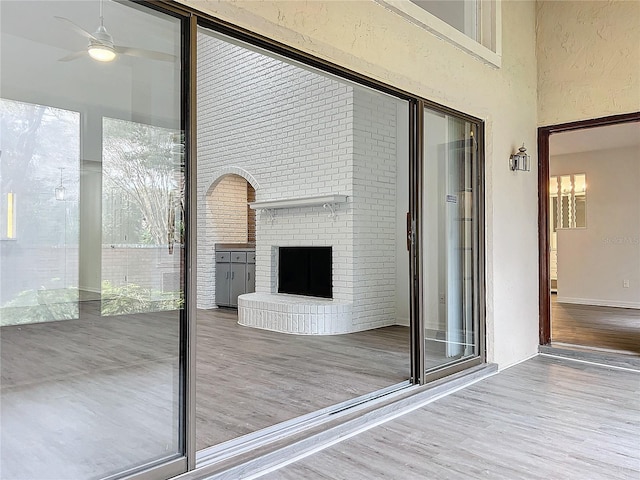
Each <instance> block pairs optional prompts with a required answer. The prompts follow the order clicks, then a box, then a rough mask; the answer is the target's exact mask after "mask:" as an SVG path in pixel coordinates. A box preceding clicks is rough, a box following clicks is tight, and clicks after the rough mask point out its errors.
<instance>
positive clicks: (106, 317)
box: [0, 0, 184, 480]
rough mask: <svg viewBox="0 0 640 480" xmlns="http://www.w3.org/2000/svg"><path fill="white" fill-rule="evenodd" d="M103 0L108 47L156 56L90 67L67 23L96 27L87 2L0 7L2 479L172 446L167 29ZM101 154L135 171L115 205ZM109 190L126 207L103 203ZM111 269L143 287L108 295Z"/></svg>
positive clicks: (174, 206) (174, 258) (174, 248)
mask: <svg viewBox="0 0 640 480" xmlns="http://www.w3.org/2000/svg"><path fill="white" fill-rule="evenodd" d="M102 6H103V17H104V18H103V20H104V24H105V26H107V27H108V29H109V32H110V34H111V35H113V37H114V41H115V42H116V44H119V45H127V46H130V47H132V48H139V49H142V50H145V51H153V52H163V53H164V54H165V55H164V56H162V55H155V54H154V56H155V57H156V58H149V57H148V56H144V55H143V56H141V57H133V56H128V55H124V54H123V55H120V54H118V55H117V56H116V58H115V59H114V60H113V61H112V62H109V63H101V62H97V61H95V60H93V59H92V58H91V57H89V55H88V53H87V39H86V38H83V36H82V35H78V29H84V30H87V31H89V32H93V31H95V29H96V26H97V25H99V24H100V18H99V15H100V7H101V4H100V2H98V1H83V2H58V1H42V2H37V1H30V2H0V8H1V17H2V29H1V41H0V48H1V52H0V62H1V70H2V96H3V99H2V100H0V102H1V104H0V107H1V109H2V117H1V122H2V123H1V126H0V128H1V130H0V142H1V145H0V149H1V151H2V154H1V170H0V198H1V203H2V205H1V208H0V211H1V212H2V213H0V224H1V228H0V236H1V239H0V254H1V261H0V275H1V284H0V325H1V326H0V342H1V345H0V355H1V358H0V371H1V381H2V385H1V387H2V389H1V390H0V392H1V393H0V425H1V426H2V428H1V429H0V435H1V438H0V465H1V466H2V467H1V469H2V478H11V479H18V480H19V479H24V480H49V479H53V478H55V479H65V480H74V479H98V478H104V477H108V476H110V475H121V473H122V472H123V471H129V472H131V473H132V472H135V471H136V470H139V469H141V468H146V467H149V466H154V465H158V464H162V463H164V462H165V461H168V460H170V459H175V458H177V457H181V456H182V455H183V451H184V450H183V449H184V445H183V443H182V442H183V440H182V437H181V435H180V428H181V426H183V425H184V424H183V419H182V413H181V412H182V406H181V395H180V393H181V391H182V385H181V383H180V382H181V371H180V355H181V343H180V342H181V340H180V339H181V322H182V319H183V313H182V311H181V310H182V300H181V299H182V285H183V282H182V277H183V272H182V265H183V258H184V248H183V244H182V238H181V235H180V234H179V233H178V232H179V231H180V230H181V228H182V222H183V219H182V212H181V208H180V205H181V203H182V191H183V185H184V177H183V175H184V173H183V166H182V161H181V160H182V159H181V157H179V158H176V156H175V154H174V153H173V152H172V151H171V149H168V148H167V147H166V144H167V142H168V140H167V139H168V138H173V136H174V134H176V133H177V134H178V138H181V135H182V130H181V129H182V119H181V108H180V100H181V84H180V77H181V66H180V52H181V29H182V26H181V22H180V20H179V19H178V18H173V17H169V16H166V15H164V14H161V13H159V12H157V11H155V10H151V9H148V8H146V7H144V6H142V5H139V4H133V3H130V2H112V1H106V0H105V1H104V2H103V4H102ZM56 17H64V18H65V19H67V20H58V19H56ZM69 21H71V22H73V23H74V24H76V25H78V28H71V27H70V25H71V24H70V23H69ZM105 119H114V120H113V121H112V122H111V123H110V122H109V121H107V120H105ZM116 119H118V120H116ZM141 125H144V127H143V126H141ZM116 158H120V159H126V161H127V162H129V163H130V164H131V165H135V164H136V162H138V163H144V164H145V165H146V167H147V168H146V170H145V172H144V174H143V172H142V171H138V172H135V171H133V170H128V171H126V172H125V173H124V174H121V175H120V177H118V179H119V180H120V193H122V195H118V192H116V191H114V187H113V182H114V178H115V176H117V175H115V174H113V172H116V171H117V170H118V169H117V168H114V167H113V166H114V165H115V159H116ZM123 168H124V167H123ZM110 172H111V173H110ZM156 178H163V179H167V180H166V182H165V188H164V190H163V189H159V188H156V187H155V185H154V184H153V183H152V182H153V181H154V180H155V179H156ZM141 186H144V187H147V189H146V190H144V191H139V196H138V198H137V201H138V204H136V203H135V202H133V200H131V201H130V203H131V205H130V206H129V207H127V206H126V205H127V204H126V202H127V200H126V198H127V195H129V198H131V191H132V190H135V189H137V190H140V188H141ZM114 197H118V199H119V200H122V201H123V203H122V204H120V205H115V206H114V208H112V209H111V210H109V209H108V208H104V209H103V205H104V204H107V205H109V199H111V198H114ZM140 202H143V203H146V204H147V205H148V206H149V208H147V209H146V210H144V211H142V212H141V211H139V210H136V208H138V207H139V204H140ZM103 210H104V212H103ZM125 212H126V213H127V214H126V215H124V213H125ZM129 213H130V214H129ZM103 216H106V218H107V221H106V222H105V225H106V226H109V225H114V227H113V229H110V228H103ZM154 216H157V218H162V219H163V221H162V224H163V225H164V226H165V228H166V230H165V231H163V232H162V233H160V234H155V233H152V232H153V231H152V228H151V225H152V222H153V218H154ZM121 219H124V222H125V223H126V225H122V224H120V223H118V222H119V221H120V220H121ZM109 222H112V223H111V224H109ZM115 225H117V226H119V227H121V230H120V231H122V232H125V233H126V235H127V236H128V235H130V234H131V235H133V234H136V235H138V236H137V237H132V238H131V239H129V238H128V237H127V239H126V240H125V241H124V244H125V245H127V246H130V245H129V244H128V243H127V242H130V243H131V244H135V247H136V248H135V252H134V253H132V252H131V249H130V248H125V249H122V250H123V251H124V252H123V251H119V250H118V249H117V248H112V246H114V247H115V246H116V245H118V244H117V243H116V242H115V239H114V238H113V235H114V233H113V232H114V231H117V228H116V227H115ZM169 231H171V235H169ZM162 235H164V237H163V238H161V236H162ZM103 239H104V240H105V241H106V242H109V243H103ZM120 243H122V242H120ZM140 246H142V248H139V247H140ZM123 272H126V273H125V275H127V276H128V277H131V278H132V280H134V281H135V282H136V284H137V285H139V286H140V288H139V289H137V290H134V289H128V290H124V289H123V290H119V289H120V288H121V287H122V286H123V285H124V286H126V285H127V284H128V283H130V282H129V278H126V279H122V278H120V277H121V275H122V273H123ZM134 274H135V275H136V277H135V278H133V275H134ZM103 278H104V279H109V280H111V281H112V285H111V287H109V286H105V287H104V288H103V285H102V279H103ZM117 282H121V283H117ZM127 282H128V283H127ZM132 306H133V307H132ZM105 307H108V310H107V309H105Z"/></svg>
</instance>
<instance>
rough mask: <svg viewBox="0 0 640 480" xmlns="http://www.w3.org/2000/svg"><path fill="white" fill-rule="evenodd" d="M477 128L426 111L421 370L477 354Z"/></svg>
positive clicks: (441, 114)
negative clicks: (475, 296)
mask: <svg viewBox="0 0 640 480" xmlns="http://www.w3.org/2000/svg"><path fill="white" fill-rule="evenodd" d="M475 134H476V126H475V125H474V124H472V123H470V122H468V121H464V120H462V119H459V118H456V117H453V116H451V115H447V114H443V113H439V112H435V111H432V110H428V109H427V110H425V112H424V167H423V172H424V173H423V179H422V180H423V189H424V190H423V215H424V221H423V239H424V240H423V242H424V243H423V252H424V255H423V259H424V260H423V261H424V283H423V285H424V292H423V298H424V328H425V332H424V334H425V368H426V370H427V371H429V370H433V369H438V368H441V367H443V366H445V365H448V364H451V363H454V362H457V361H459V360H461V359H466V358H470V357H474V356H477V355H478V354H479V349H478V328H477V325H478V322H477V321H476V318H477V313H476V312H475V311H474V289H475V285H474V283H475V282H474V278H475V276H476V267H475V264H474V249H475V248H476V247H475V245H476V231H477V229H476V224H475V223H476V219H475V217H474V215H475V214H476V213H475V211H476V208H474V203H475V197H474V181H473V178H474V175H473V174H474V168H475V167H474V164H475V161H476V160H475V158H476V144H475V139H474V135H475Z"/></svg>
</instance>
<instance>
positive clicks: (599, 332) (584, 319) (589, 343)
mask: <svg viewBox="0 0 640 480" xmlns="http://www.w3.org/2000/svg"><path fill="white" fill-rule="evenodd" d="M551 342H552V343H565V344H571V345H579V346H584V347H595V348H604V349H609V350H617V351H620V352H623V353H631V354H635V355H640V310H638V309H633V308H614V307H599V306H595V305H576V304H570V303H558V301H557V297H556V295H555V294H552V295H551Z"/></svg>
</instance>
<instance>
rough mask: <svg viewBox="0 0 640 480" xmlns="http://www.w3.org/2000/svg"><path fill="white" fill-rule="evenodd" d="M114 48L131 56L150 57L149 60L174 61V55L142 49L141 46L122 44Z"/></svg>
mask: <svg viewBox="0 0 640 480" xmlns="http://www.w3.org/2000/svg"><path fill="white" fill-rule="evenodd" d="M114 50H115V51H116V52H117V53H121V54H122V55H129V56H132V57H142V58H150V59H151V60H160V61H162V62H175V60H176V56H175V55H171V54H169V53H163V52H156V51H154V50H144V49H143V48H131V47H123V46H119V45H118V46H115V47H114Z"/></svg>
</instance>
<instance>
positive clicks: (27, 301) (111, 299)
mask: <svg viewBox="0 0 640 480" xmlns="http://www.w3.org/2000/svg"><path fill="white" fill-rule="evenodd" d="M183 305H184V299H183V298H182V295H181V294H180V292H171V293H162V292H159V291H157V290H151V289H147V288H144V287H141V286H140V285H135V284H131V283H130V284H127V285H121V286H114V285H112V284H111V283H110V282H108V281H104V282H103V283H102V305H101V314H102V315H103V316H111V315H127V314H132V313H146V312H159V311H164V310H177V309H180V308H182V307H183ZM78 316H79V294H78V289H77V288H56V289H41V290H25V291H23V292H20V293H19V294H18V295H16V296H15V297H14V298H13V299H12V300H11V301H9V302H7V303H5V304H4V305H3V306H2V308H0V326H5V325H23V324H27V323H40V322H53V321H57V320H71V319H74V318H78Z"/></svg>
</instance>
